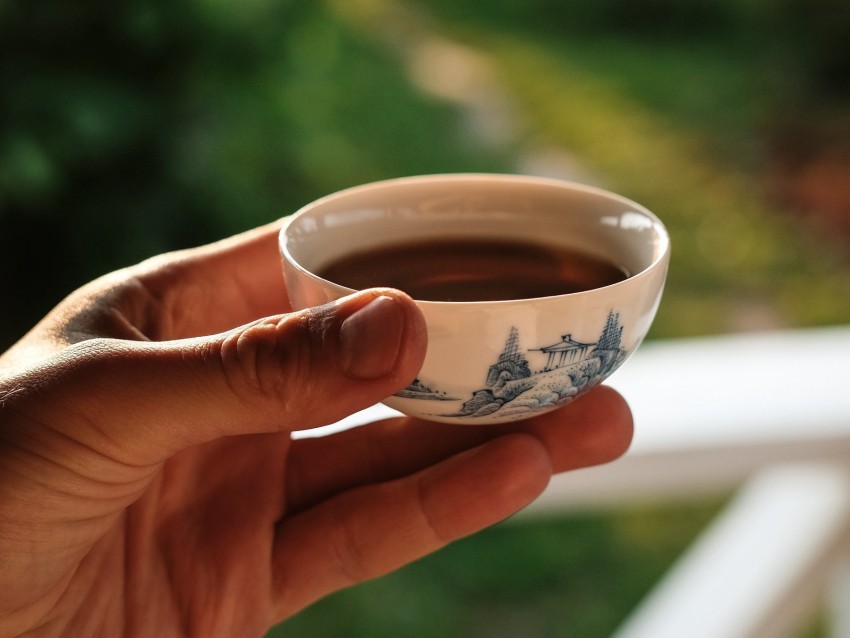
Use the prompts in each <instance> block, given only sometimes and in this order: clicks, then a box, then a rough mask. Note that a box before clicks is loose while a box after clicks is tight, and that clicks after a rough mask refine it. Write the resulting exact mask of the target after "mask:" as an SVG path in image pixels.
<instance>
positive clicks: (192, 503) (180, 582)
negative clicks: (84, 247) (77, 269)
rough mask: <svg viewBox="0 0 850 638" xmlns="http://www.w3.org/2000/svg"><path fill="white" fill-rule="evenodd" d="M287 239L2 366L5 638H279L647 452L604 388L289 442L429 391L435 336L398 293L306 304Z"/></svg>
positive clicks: (249, 240) (225, 245)
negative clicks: (525, 406)
mask: <svg viewBox="0 0 850 638" xmlns="http://www.w3.org/2000/svg"><path fill="white" fill-rule="evenodd" d="M276 232H277V228H276V227H274V226H271V227H266V228H262V229H258V230H257V231H253V232H251V233H248V234H246V235H242V236H238V237H235V238H232V239H230V240H226V241H224V242H220V243H219V244H214V245H212V246H208V247H205V248H200V249H196V250H191V251H185V252H181V253H175V254H172V255H166V256H162V257H158V258H154V259H152V260H149V261H147V262H144V263H142V264H140V265H139V266H136V267H133V268H130V269H127V270H124V271H120V272H118V273H114V274H112V275H108V276H106V277H104V278H102V279H100V280H97V281H95V282H93V283H92V284H89V285H88V286H86V287H84V288H82V289H81V290H79V291H77V292H76V293H74V294H73V295H71V296H70V297H69V298H68V299H66V300H65V301H64V302H63V303H62V304H60V305H59V306H58V307H57V308H56V309H55V310H54V311H53V312H51V313H50V314H49V315H48V316H47V317H46V318H45V319H44V320H43V321H42V322H41V323H40V324H39V325H38V326H36V327H35V328H34V329H33V330H32V331H31V332H30V333H29V334H28V335H27V336H26V337H24V338H23V339H22V340H21V341H20V342H19V343H18V344H16V345H15V346H14V347H13V348H12V349H11V350H10V351H8V352H7V353H6V354H5V355H3V357H0V635H3V636H11V635H18V634H22V633H26V632H28V631H31V632H33V634H37V635H56V636H59V635H61V636H119V635H127V636H183V635H187V636H188V635H192V636H195V635H197V636H260V635H262V634H263V633H264V632H265V631H266V630H267V629H268V628H269V627H270V626H271V625H273V624H275V623H277V622H279V621H280V620H282V619H284V618H286V617H287V616H289V615H291V614H293V613H295V612H296V611H298V610H299V609H301V608H303V607H304V606H306V605H308V604H310V603H311V602H312V601H314V600H316V599H317V598H320V597H321V596H324V595H326V594H328V593H329V592H332V591H334V590H337V589H339V588H342V587H346V586H349V585H351V584H354V583H357V582H360V581H362V580H365V579H369V578H373V577H376V576H379V575H381V574H385V573H387V572H389V571H391V570H393V569H396V568H398V567H400V566H402V565H404V564H406V563H408V562H410V561H412V560H414V559H416V558H418V557H420V556H422V555H424V554H426V553H428V552H431V551H434V550H436V549H438V548H439V547H441V546H443V545H445V544H446V543H448V542H451V541H452V540H454V539H457V538H460V537H462V536H464V535H467V534H470V533H472V532H474V531H476V530H479V529H481V528H483V527H485V526H488V525H490V524H492V523H495V522H497V521H499V520H501V519H503V518H505V517H506V516H509V515H510V514H512V513H513V512H515V511H516V510H518V509H520V508H522V507H523V506H525V505H526V504H527V503H529V502H530V501H532V500H533V499H534V498H535V497H536V496H537V495H538V494H539V493H540V492H541V491H542V490H543V489H544V487H545V486H546V484H547V482H548V480H549V478H550V476H551V475H552V473H553V472H560V471H565V470H570V469H574V468H578V467H582V466H586V465H591V464H596V463H602V462H605V461H608V460H611V459H613V458H615V457H617V456H619V455H620V454H622V453H623V452H624V450H625V449H626V448H627V447H628V444H629V441H630V438H631V417H630V414H629V411H628V408H627V406H626V405H625V403H624V402H623V400H622V399H621V398H620V397H619V395H617V394H616V393H615V392H613V391H612V390H610V389H606V388H599V389H597V390H595V391H593V392H591V393H590V394H588V395H587V396H586V397H584V398H582V399H580V400H578V401H576V402H575V403H573V404H571V405H570V406H569V407H567V408H566V409H563V410H559V411H555V412H553V413H549V414H546V415H544V416H542V417H539V418H537V419H534V420H531V421H527V422H523V423H520V424H516V425H511V426H507V427H506V426H499V427H474V428H472V427H470V428H463V427H456V426H448V425H440V424H432V423H426V422H421V421H416V420H413V419H408V418H397V419H390V420H386V421H381V422H377V423H373V424H370V425H367V426H364V427H360V428H356V429H353V430H349V431H346V432H342V433H338V434H334V435H331V436H327V437H321V438H312V439H296V440H293V439H292V438H291V437H290V433H291V432H292V431H294V430H296V429H305V428H312V427H315V426H319V425H323V424H327V423H331V422H334V421H336V420H339V419H341V418H343V417H345V416H347V415H348V414H351V413H353V412H355V411H357V410H360V409H362V408H365V407H367V406H369V405H371V404H373V403H375V402H377V401H379V400H381V399H382V398H383V397H385V396H387V395H389V394H392V393H393V392H395V391H397V390H399V389H401V388H402V387H404V386H405V385H406V384H407V383H409V382H410V381H411V380H412V379H413V378H414V376H415V375H416V373H417V371H418V369H419V366H420V364H421V362H422V358H423V356H424V352H425V348H426V333H425V328H424V325H423V320H422V317H421V315H420V313H419V311H418V309H417V308H416V306H415V305H414V304H413V303H412V302H411V300H410V299H409V298H408V297H406V296H405V295H403V294H402V293H399V292H397V291H393V290H371V291H365V292H361V293H357V294H355V295H352V296H350V297H347V298H345V299H343V300H341V301H339V302H337V303H335V304H330V305H328V306H325V307H321V308H316V309H311V310H308V311H304V312H295V313H291V312H289V311H290V309H289V308H288V307H287V305H286V291H285V287H284V282H283V278H282V276H281V275H280V274H279V273H280V269H279V265H278V257H277V249H276Z"/></svg>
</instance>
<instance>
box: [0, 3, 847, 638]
mask: <svg viewBox="0 0 850 638" xmlns="http://www.w3.org/2000/svg"><path fill="white" fill-rule="evenodd" d="M394 4H395V3H394V2H393V1H392V0H338V1H336V2H333V1H331V0H327V1H326V2H319V1H317V2H312V3H303V2H294V1H293V0H274V1H273V0H247V1H245V2H240V3H236V2H227V1H225V0H177V1H175V2H172V3H169V4H164V3H154V2H152V1H150V0H125V1H124V2H121V3H110V2H106V1H105V0H76V1H75V2H67V0H66V1H64V2H60V1H59V0H31V1H28V2H18V3H13V2H9V1H5V2H4V1H2V0H0V268H1V269H2V271H3V272H4V274H5V277H4V285H5V291H6V295H5V301H4V303H3V305H2V310H0V348H2V347H5V346H6V345H7V344H9V343H10V342H11V341H13V340H14V339H15V338H17V337H18V336H20V334H22V333H23V331H24V330H25V329H26V328H27V327H28V326H30V325H32V324H33V323H34V322H35V321H36V320H37V319H38V318H39V317H40V316H41V315H43V314H44V313H45V312H46V311H47V310H48V309H49V308H50V306H51V305H52V304H54V303H55V302H56V301H57V300H58V299H59V298H61V297H62V296H63V295H64V294H66V293H67V292H69V291H70V290H71V289H72V288H74V287H75V286H77V285H79V284H81V283H83V282H85V281H87V280H89V279H91V278H93V277H95V276H97V275H99V274H101V273H104V272H106V271H108V270H111V269H114V268H117V267H120V266H123V265H125V264H129V263H133V262H135V261H138V260H140V259H143V258H145V257H147V256H149V255H152V254H154V253H157V252H160V251H163V250H170V249H174V248H180V247H184V246H189V245H195V244H198V243H202V242H205V241H209V240H213V239H217V238H219V237H222V236H224V235H227V234H230V233H233V232H237V231H239V230H242V229H246V228H249V227H252V226H254V225H257V224H260V223H263V222H265V221H270V220H272V219H274V218H276V217H279V216H282V215H285V214H287V213H290V212H292V211H294V210H295V209H297V208H298V207H299V206H301V205H302V204H304V203H306V202H308V201H310V200H311V199H314V198H315V197H318V196H321V195H324V194H326V193H328V192H331V191H334V190H337V189H339V188H342V187H345V186H350V185H353V184H357V183H362V182H365V181H369V180H374V179H382V178H387V177H393V176H397V175H405V174H418V173H433V172H451V171H505V170H507V171H511V170H517V166H516V163H515V162H516V159H517V158H516V157H515V156H514V153H515V152H516V151H517V148H516V146H517V145H520V144H524V143H527V144H530V145H534V144H541V145H543V146H553V147H558V148H563V149H566V150H568V151H569V152H570V153H572V154H573V155H574V156H575V157H576V158H577V159H578V162H579V163H580V164H581V166H582V167H584V168H586V169H587V170H588V171H589V173H590V174H591V175H593V176H594V177H595V178H598V179H599V180H600V181H601V182H602V183H603V185H604V186H607V187H610V188H612V189H614V190H618V191H621V192H623V193H625V194H626V195H629V196H631V197H633V198H635V199H637V200H639V201H641V202H643V203H646V204H647V205H648V206H649V207H650V208H652V209H653V210H656V211H657V212H658V213H659V214H660V215H661V216H662V218H664V219H665V221H666V222H667V223H668V225H669V227H670V230H671V233H672V234H673V240H674V241H673V244H674V261H673V268H672V270H671V274H670V280H669V285H668V290H667V292H666V295H665V300H664V303H663V304H662V308H661V312H660V313H659V317H658V319H657V321H656V324H655V326H654V329H653V335H654V336H657V337H672V336H685V335H697V334H709V333H713V332H720V331H724V330H731V329H737V328H740V327H741V326H742V325H745V324H746V321H745V320H744V319H742V317H744V316H746V315H747V314H748V313H753V312H756V314H759V313H766V314H767V315H768V323H770V322H774V323H775V324H776V325H788V326H810V325H819V324H827V323H838V322H848V321H850V307H848V306H847V304H846V299H847V298H850V291H848V285H850V266H848V260H847V253H846V247H844V246H843V245H840V243H839V242H836V241H835V239H834V238H833V237H830V236H828V235H826V234H824V233H821V232H818V231H817V230H813V229H812V228H811V227H810V226H809V225H807V224H804V223H801V222H800V221H799V220H798V219H796V218H793V217H789V216H788V215H778V214H777V210H774V208H775V207H773V206H771V205H769V204H768V203H766V200H765V198H764V189H763V184H762V182H761V180H762V178H763V171H764V167H765V164H766V163H767V162H768V161H769V159H770V156H769V154H770V152H771V148H770V144H771V138H772V136H773V135H776V134H777V132H778V133H779V134H780V135H781V134H782V133H783V132H784V130H785V129H786V128H788V127H794V128H795V134H796V135H798V136H802V137H804V138H805V137H807V136H809V137H810V135H809V131H811V130H812V127H813V129H814V130H819V131H821V133H820V134H821V135H824V136H826V137H829V136H830V135H832V134H833V132H834V130H835V129H834V128H833V127H832V125H831V124H830V125H829V126H823V127H821V126H819V125H818V123H817V122H816V120H817V119H818V118H819V117H821V116H823V117H826V118H827V119H829V121H830V122H835V121H839V120H842V118H843V117H844V116H843V114H846V113H847V110H846V105H847V102H848V101H850V72H848V65H850V51H848V46H850V16H848V7H850V5H847V4H846V3H845V2H843V1H842V0H776V1H775V2H768V1H767V0H714V1H709V0H695V1H693V2H685V1H683V0H648V1H645V2H641V3H636V2H631V1H628V0H574V1H572V2H563V1H562V0H490V1H489V2H487V3H483V2H480V0H431V1H430V2H428V3H425V2H414V1H412V0H411V1H410V2H408V3H406V4H407V5H408V6H409V7H412V8H414V9H419V12H418V13H417V12H415V11H414V12H413V13H406V14H404V16H406V19H411V16H414V17H415V16H417V15H419V17H420V19H422V20H423V21H424V22H425V23H427V27H428V28H430V29H432V30H434V31H435V33H437V34H438V35H440V36H442V37H448V38H451V39H453V40H455V41H457V42H461V43H463V44H464V45H465V46H468V47H471V48H472V49H474V50H475V51H477V52H478V53H479V54H481V55H483V56H485V57H486V59H487V61H488V62H489V63H490V64H491V65H492V66H493V68H495V69H496V70H497V71H498V76H499V80H500V81H501V82H502V83H503V84H504V87H505V88H506V89H507V90H508V91H509V92H510V94H511V95H512V96H513V98H514V100H515V103H516V104H515V107H516V119H517V122H518V129H519V130H518V133H517V138H518V139H517V140H515V142H516V144H514V143H509V144H503V145H501V146H500V145H492V144H491V145H486V144H480V143H477V142H476V140H475V138H474V136H470V135H468V134H467V131H466V130H465V129H464V119H463V117H462V116H461V115H460V114H459V112H458V105H457V104H453V103H449V102H447V101H443V100H441V99H439V98H437V97H434V96H431V95H428V94H426V93H424V92H423V91H422V90H421V89H420V88H418V87H417V86H416V84H415V82H414V81H413V80H412V79H411V77H410V75H409V72H408V71H409V69H408V68H407V64H408V63H409V60H406V59H405V58H404V56H403V54H400V52H399V49H398V47H396V48H393V47H392V46H388V44H387V33H385V27H386V25H387V23H386V22H383V23H382V22H381V21H380V20H378V19H377V18H376V16H378V17H380V15H381V12H382V11H385V10H386V9H387V8H388V7H391V5H394ZM428 11H430V12H432V14H431V18H432V19H429V16H428V15H427V13H428ZM423 13H424V14H425V15H424V16H423ZM388 15H390V19H392V20H396V22H397V21H398V19H399V18H398V17H396V18H393V14H392V12H390V13H389V14H388ZM402 32H403V30H402ZM836 114H838V115H836ZM717 507H718V503H717V502H708V503H696V504H693V505H690V506H688V507H666V506H658V507H635V508H634V509H631V510H628V511H623V512H618V513H616V514H615V515H611V514H610V513H606V512H598V513H583V514H575V515H572V516H569V517H564V518H558V519H550V520H539V521H525V522H523V523H517V524H513V523H507V524H503V525H500V526H497V527H496V528H493V529H491V530H488V531H486V532H484V533H482V534H480V535H477V536H476V537H474V538H471V539H467V540H465V541H462V542H459V543H457V544H454V545H453V546H451V547H449V548H447V549H446V550H445V551H443V552H440V553H438V554H437V555H435V556H432V557H429V558H427V559H424V560H422V561H420V562H418V563H416V564H414V565H412V566H410V567H408V568H406V569H403V570H401V571H399V572H398V573H396V574H393V575H391V576H390V577H387V578H384V579H381V580H378V581H376V582H373V583H369V584H367V585H365V586H363V587H358V588H355V589H353V590H349V591H345V592H341V593H339V594H336V595H334V596H331V597H329V598H328V599H326V600H324V601H321V602H319V603H318V604H316V605H315V606H313V607H311V608H310V609H308V610H305V611H304V612H302V613H301V614H299V615H298V616H297V617H295V618H294V619H292V620H291V621H289V622H288V623H286V624H285V625H284V626H282V627H281V628H279V629H277V630H276V631H275V632H273V635H281V636H282V635H287V636H310V637H311V638H313V637H321V636H340V635H345V636H369V637H370V638H374V637H380V636H384V635H386V636H399V635H403V636H412V637H415V636H464V637H469V636H473V637H474V636H487V637H488V638H493V637H498V636H518V635H522V636H529V637H534V636H540V637H548V636H582V637H583V638H592V637H594V636H606V635H608V634H609V633H610V632H611V630H612V628H613V627H614V626H616V624H617V623H618V622H619V621H620V620H621V619H622V617H623V616H624V614H625V613H627V612H628V610H629V609H630V608H631V607H632V606H633V605H634V604H635V603H636V602H637V600H638V599H639V598H640V597H641V595H642V594H643V593H644V592H645V591H646V589H647V588H648V587H649V586H650V585H651V584H652V583H653V582H654V581H655V580H656V579H657V577H658V576H659V575H660V574H661V573H662V572H663V571H664V570H665V569H666V567H667V566H668V565H669V563H670V562H671V561H672V560H673V558H674V557H675V556H676V555H677V553H678V552H679V551H680V550H681V549H682V548H683V547H684V546H685V545H686V544H687V542H688V541H689V540H690V538H691V537H692V536H693V535H694V534H696V533H697V531H698V530H699V529H700V528H701V527H702V526H703V525H704V524H705V522H706V521H707V520H708V519H709V517H710V516H711V515H712V514H713V513H714V512H715V511H716V509H717Z"/></svg>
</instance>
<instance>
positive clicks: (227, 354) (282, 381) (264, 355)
mask: <svg viewBox="0 0 850 638" xmlns="http://www.w3.org/2000/svg"><path fill="white" fill-rule="evenodd" d="M311 350H312V348H311V339H310V331H309V326H307V325H305V322H304V321H299V320H298V319H297V318H295V317H292V316H286V317H283V318H276V319H264V320H261V321H259V322H256V323H254V324H252V325H250V326H249V327H247V328H244V329H242V330H239V331H237V332H235V333H233V334H231V335H229V336H228V337H226V338H225V339H224V341H223V342H222V346H221V353H220V356H221V359H222V364H223V368H224V371H225V374H226V376H227V378H228V380H229V383H230V385H231V387H232V388H233V389H235V390H236V391H237V393H240V394H241V393H246V392H247V394H248V395H250V396H259V397H263V398H273V399H275V400H277V401H280V400H281V399H286V397H287V395H289V394H291V393H292V391H293V390H294V389H300V388H304V387H305V386H306V385H307V383H306V381H307V380H308V379H310V375H311V368H312V361H311V359H312V357H311Z"/></svg>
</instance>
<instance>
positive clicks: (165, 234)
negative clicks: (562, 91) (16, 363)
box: [0, 0, 505, 346]
mask: <svg viewBox="0 0 850 638" xmlns="http://www.w3.org/2000/svg"><path fill="white" fill-rule="evenodd" d="M0 60H2V64H0V127H2V128H0V269H2V271H3V272H4V273H6V274H7V276H6V277H5V285H6V299H7V303H8V306H6V308H9V309H12V310H13V311H12V310H4V312H3V313H0V346H5V345H8V344H9V343H10V342H11V341H12V340H13V339H14V338H16V337H17V336H20V334H21V333H22V332H23V331H24V330H25V329H26V327H27V326H29V325H32V323H33V322H34V321H36V320H37V319H38V318H39V317H40V316H41V315H43V314H44V313H45V312H46V311H47V310H49V308H50V307H51V305H52V304H54V303H55V302H56V301H58V299H60V298H61V297H62V296H64V294H66V293H67V292H70V290H71V289H73V288H74V287H76V286H78V285H80V284H82V283H84V282H85V281H88V280H90V279H92V278H94V277H95V276H97V275H99V274H102V273H104V272H107V271H109V270H112V269H115V268H117V267H120V266H124V265H127V264H129V263H133V262H135V261H138V260H141V259H143V258H145V257H148V256H150V255H152V254H155V253H158V252H162V251H164V250H170V249H174V248H179V247H185V246H189V245H195V244H198V243H202V242H206V241H209V240H213V239H217V238H220V237H223V236H225V235H228V234H231V233H233V232H236V231H239V230H244V229H247V228H250V227H253V226H255V225H258V224H261V223H263V222H267V221H271V220H273V219H275V218H277V217H281V216H283V215H286V214H288V213H291V212H293V211H294V210H296V209H297V208H298V207H300V206H301V205H303V204H305V203H307V202H309V201H310V200H311V199H314V198H316V197H318V196H320V195H324V194H326V193H328V192H331V191H334V190H337V189H339V188H342V187H345V186H351V185H355V184H358V183H362V182H366V181H370V180H374V179H380V178H385V177H392V176H397V175H406V174H419V173H433V172H446V171H457V170H482V171H487V170H498V169H500V168H501V169H503V168H504V167H505V163H504V158H498V157H494V156H493V154H492V153H491V152H486V153H485V152H483V151H481V150H480V149H476V148H473V147H471V146H470V145H469V143H468V141H467V140H465V139H463V138H462V136H459V135H457V119H456V117H455V115H454V112H453V111H452V110H451V108H450V107H448V106H447V105H445V104H441V103H438V102H436V101H434V100H431V99H428V98H426V97H424V96H422V95H421V94H419V93H418V92H417V91H416V90H415V89H413V88H412V86H411V85H410V82H409V81H408V79H407V77H406V75H405V73H404V70H403V69H402V68H400V66H399V64H398V63H397V61H396V60H394V59H391V57H390V56H389V55H388V54H387V52H386V51H384V50H383V49H382V48H381V47H379V46H376V44H375V43H374V42H373V41H369V40H368V39H364V38H363V37H362V36H361V34H358V33H353V32H352V31H351V29H349V28H348V27H347V25H345V24H343V23H341V22H340V21H339V20H338V19H337V18H336V17H335V16H334V15H333V14H332V13H330V12H328V11H327V10H325V8H324V7H323V5H322V4H321V3H290V2H280V1H275V2H271V1H264V0H252V1H251V2H248V3H228V2H221V1H218V0H181V1H179V2H174V3H170V4H161V3H153V2H148V1H147V0H128V1H126V2H121V3H112V2H106V1H105V0H85V1H80V2H74V3H67V2H61V1H59V0H35V1H33V2H24V3H3V4H0ZM10 273H14V275H15V276H14V277H12V276H9V274H10ZM4 305H5V304H4Z"/></svg>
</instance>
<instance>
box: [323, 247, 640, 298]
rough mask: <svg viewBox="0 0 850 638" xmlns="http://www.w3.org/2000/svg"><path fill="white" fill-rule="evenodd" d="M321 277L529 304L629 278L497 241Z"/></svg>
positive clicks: (359, 260) (413, 292) (601, 264)
mask: <svg viewBox="0 0 850 638" xmlns="http://www.w3.org/2000/svg"><path fill="white" fill-rule="evenodd" d="M317 274H318V275H319V276H320V277H323V278H324V279H327V280H329V281H333V282H335V283H338V284H341V285H343V286H347V287H349V288H354V289H355V290H362V289H364V288H373V287H381V286H386V287H390V288H397V289H399V290H403V291H404V292H406V293H407V294H409V295H410V296H411V297H413V298H414V299H419V300H422V301H502V300H508V299H530V298H534V297H548V296H551V295H562V294H566V293H574V292H581V291H584V290H590V289H593V288H600V287H602V286H607V285H610V284H613V283H616V282H618V281H622V280H624V279H626V277H627V276H628V274H627V273H626V272H625V271H624V270H623V269H622V268H620V267H619V266H617V265H616V264H614V263H611V262H608V261H605V260H603V259H600V258H598V257H595V256H592V255H589V254H585V253H581V252H576V251H574V250H571V249H567V248H563V247H558V246H550V245H544V244H535V243H522V242H514V241H509V240H500V239H480V240H479V239H473V238H470V239H427V240H421V241H411V242H407V243H400V244H394V245H389V246H386V247H381V248H376V249H371V250H368V251H361V252H356V253H352V254H350V255H346V256H344V257H341V258H340V259H338V260H337V261H334V262H332V263H330V264H329V265H327V266H326V267H325V268H323V269H321V270H319V272H318V273H317Z"/></svg>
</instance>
